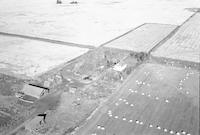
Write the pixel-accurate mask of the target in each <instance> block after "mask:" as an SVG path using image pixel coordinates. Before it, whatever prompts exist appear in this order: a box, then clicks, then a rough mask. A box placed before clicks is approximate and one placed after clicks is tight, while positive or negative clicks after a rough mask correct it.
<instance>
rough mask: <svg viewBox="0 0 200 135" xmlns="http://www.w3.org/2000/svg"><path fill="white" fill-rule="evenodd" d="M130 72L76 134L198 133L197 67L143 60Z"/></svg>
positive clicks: (152, 134)
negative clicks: (113, 93)
mask: <svg viewBox="0 0 200 135" xmlns="http://www.w3.org/2000/svg"><path fill="white" fill-rule="evenodd" d="M131 76H132V77H130V78H129V79H128V80H127V81H126V83H125V84H124V85H123V86H122V87H121V93H120V94H118V95H117V96H116V97H113V98H112V100H110V102H107V103H106V104H105V105H104V106H103V107H102V108H100V109H99V111H98V113H96V115H94V116H93V117H92V118H91V120H90V121H89V122H88V123H87V124H85V126H83V127H82V128H80V130H78V131H77V134H80V135H83V134H84V135H85V134H93V135H95V134H98V135H104V134H106V135H125V134H126V135H129V134H130V135H131V134H133V133H134V134H137V135H139V134H140V135H147V134H148V135H156V134H159V135H160V134H163V135H164V134H191V135H198V133H199V125H198V124H199V71H197V70H191V69H188V68H186V69H185V68H177V67H173V66H168V67H166V66H163V65H157V64H143V65H141V66H140V68H139V69H137V71H135V72H134V73H133V74H132V75H131ZM102 110H103V111H102Z"/></svg>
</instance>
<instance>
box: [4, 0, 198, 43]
mask: <svg viewBox="0 0 200 135" xmlns="http://www.w3.org/2000/svg"><path fill="white" fill-rule="evenodd" d="M77 1H78V2H79V3H78V4H77V5H75V4H74V5H70V4H69V2H70V0H63V4H61V5H57V4H55V3H56V0H1V1H0V31H4V32H10V33H17V34H25V35H30V36H37V37H45V38H51V39H57V40H62V41H67V42H74V43H79V44H87V45H94V46H99V45H100V44H102V43H104V42H106V41H109V40H111V39H113V38H115V37H117V36H119V35H121V34H123V33H125V32H127V31H128V30H130V29H132V28H134V27H136V26H138V25H141V24H143V23H167V24H174V25H179V24H181V23H182V22H183V21H184V20H186V19H187V18H188V17H189V16H190V15H191V14H192V12H189V11H187V10H184V8H191V7H200V0H77Z"/></svg>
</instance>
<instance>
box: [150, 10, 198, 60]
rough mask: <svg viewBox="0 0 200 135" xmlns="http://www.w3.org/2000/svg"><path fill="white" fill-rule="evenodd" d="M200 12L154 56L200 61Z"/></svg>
mask: <svg viewBox="0 0 200 135" xmlns="http://www.w3.org/2000/svg"><path fill="white" fill-rule="evenodd" d="M199 41H200V13H197V14H195V15H194V16H193V17H192V18H190V19H189V21H187V22H186V23H184V24H183V25H182V27H180V29H179V30H178V31H177V32H176V33H175V34H174V35H173V36H172V37H171V38H170V39H169V40H167V41H166V42H165V43H164V44H163V45H161V46H160V47H159V48H158V49H157V50H155V52H153V53H152V55H153V56H157V57H165V58H172V59H179V60H185V61H193V62H196V63H200V44H199Z"/></svg>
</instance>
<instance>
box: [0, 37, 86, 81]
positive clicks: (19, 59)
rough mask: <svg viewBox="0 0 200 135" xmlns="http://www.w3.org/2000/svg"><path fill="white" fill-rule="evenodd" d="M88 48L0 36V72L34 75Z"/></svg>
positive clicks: (23, 75) (25, 75)
mask: <svg viewBox="0 0 200 135" xmlns="http://www.w3.org/2000/svg"><path fill="white" fill-rule="evenodd" d="M86 51H88V49H83V48H77V47H71V46H64V45H58V44H52V43H46V42H41V41H34V40H28V39H21V38H13V37H12V39H11V38H10V37H6V36H0V72H4V73H8V74H12V75H13V74H14V75H16V76H21V77H31V78H32V77H35V76H37V75H40V74H41V73H44V72H46V71H48V70H50V69H52V68H55V67H56V66H59V65H60V64H63V63H65V62H67V61H69V60H71V59H74V58H76V57H78V56H80V55H81V54H83V53H85V52H86Z"/></svg>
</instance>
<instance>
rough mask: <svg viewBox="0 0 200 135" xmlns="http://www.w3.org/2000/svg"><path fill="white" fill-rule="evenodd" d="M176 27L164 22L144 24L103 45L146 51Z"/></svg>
mask: <svg viewBox="0 0 200 135" xmlns="http://www.w3.org/2000/svg"><path fill="white" fill-rule="evenodd" d="M176 27H177V26H176V25H166V24H144V25H142V26H141V27H139V28H137V29H135V30H133V31H131V32H130V33H128V34H126V35H124V36H122V37H120V38H118V39H116V40H114V41H112V42H110V43H108V44H106V45H105V46H106V47H113V48H119V49H126V50H132V51H134V52H146V53H148V52H149V51H150V50H151V49H152V48H153V47H154V46H156V45H157V44H158V43H159V42H160V41H162V40H163V39H164V38H165V37H167V36H168V35H169V34H170V33H171V32H172V31H173V30H174V29H175V28H176Z"/></svg>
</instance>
